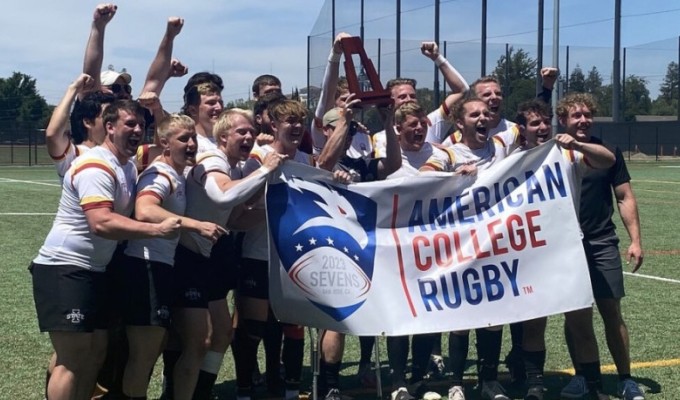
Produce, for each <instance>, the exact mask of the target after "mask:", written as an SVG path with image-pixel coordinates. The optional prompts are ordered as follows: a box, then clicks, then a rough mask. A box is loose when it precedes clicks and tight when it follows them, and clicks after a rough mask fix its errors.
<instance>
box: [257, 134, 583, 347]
mask: <svg viewBox="0 0 680 400" xmlns="http://www.w3.org/2000/svg"><path fill="white" fill-rule="evenodd" d="M574 168H575V165H573V164H571V163H570V162H569V161H568V160H566V159H565V158H564V157H563V153H562V152H561V151H560V149H559V148H558V147H557V145H555V144H553V142H550V143H549V144H545V145H543V146H539V147H538V148H536V149H534V150H531V151H526V152H523V153H519V154H514V155H512V156H510V157H508V158H506V159H505V160H503V161H501V162H499V163H497V164H496V165H495V166H494V167H493V168H491V169H489V170H487V171H484V172H481V173H480V174H479V175H478V176H476V177H462V176H452V175H451V174H443V173H432V174H423V175H420V176H415V177H408V178H398V179H392V180H385V181H380V182H370V183H358V184H351V185H340V184H337V183H334V182H333V181H332V180H331V177H330V174H328V173H327V172H325V171H321V170H318V169H315V168H311V167H308V166H305V165H301V164H297V163H292V162H286V163H285V164H284V165H283V167H282V168H280V169H279V172H278V173H277V174H276V176H274V177H272V178H271V179H270V181H269V182H268V186H267V194H266V198H267V202H266V203H267V220H268V224H269V228H270V229H269V231H270V246H269V248H270V260H271V262H270V273H269V277H270V278H269V279H270V282H269V286H270V288H269V289H270V290H269V292H270V301H271V306H272V308H273V310H274V313H275V314H276V316H277V317H278V318H279V319H280V320H281V321H284V322H289V323H295V324H300V325H306V326H312V327H318V328H326V329H331V330H334V331H339V332H345V333H351V334H354V335H372V336H374V335H387V336H393V335H407V334H417V333H428V332H445V331H455V330H462V329H471V328H477V327H485V326H494V325H502V324H507V323H511V322H516V321H523V320H526V319H532V318H537V317H540V316H546V315H551V314H558V313H563V312H566V311H571V310H575V309H580V308H585V307H589V306H590V305H591V304H592V302H593V298H592V292H591V288H590V280H589V275H588V267H587V263H586V259H585V255H584V253H583V248H582V245H581V236H580V230H579V224H578V221H577V216H576V211H575V202H574V199H573V198H572V193H573V192H574V188H573V187H572V186H573V182H574V181H575V179H574Z"/></svg>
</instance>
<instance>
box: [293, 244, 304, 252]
mask: <svg viewBox="0 0 680 400" xmlns="http://www.w3.org/2000/svg"><path fill="white" fill-rule="evenodd" d="M302 248H303V247H302V245H301V244H300V243H298V244H297V245H296V246H295V251H302Z"/></svg>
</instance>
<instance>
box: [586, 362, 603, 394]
mask: <svg viewBox="0 0 680 400" xmlns="http://www.w3.org/2000/svg"><path fill="white" fill-rule="evenodd" d="M581 368H582V369H583V377H584V378H586V383H587V384H588V388H589V389H597V390H602V371H600V362H599V361H595V362H590V363H581Z"/></svg>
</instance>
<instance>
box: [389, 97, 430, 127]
mask: <svg viewBox="0 0 680 400" xmlns="http://www.w3.org/2000/svg"><path fill="white" fill-rule="evenodd" d="M409 115H415V116H416V117H421V116H425V115H426V114H425V110H423V108H422V107H421V106H420V104H418V103H416V102H415V101H407V102H406V103H404V104H402V105H400V106H399V107H397V109H396V110H394V122H395V123H396V124H397V125H401V124H402V123H403V122H404V121H406V117H408V116H409Z"/></svg>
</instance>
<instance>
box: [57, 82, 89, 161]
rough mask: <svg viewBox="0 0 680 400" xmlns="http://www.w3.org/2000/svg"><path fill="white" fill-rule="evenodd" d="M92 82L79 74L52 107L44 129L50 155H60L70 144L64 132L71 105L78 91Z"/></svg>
mask: <svg viewBox="0 0 680 400" xmlns="http://www.w3.org/2000/svg"><path fill="white" fill-rule="evenodd" d="M93 83H94V81H93V79H92V78H91V77H90V76H89V75H86V74H81V75H80V76H79V77H78V78H77V79H76V80H75V81H73V83H71V84H70V85H69V86H68V88H67V89H66V93H64V97H63V98H62V99H61V101H60V102H59V104H58V105H57V107H55V108H54V111H53V112H52V117H51V118H50V122H49V124H48V125H47V129H45V144H46V146H47V153H48V154H49V155H50V157H52V158H56V157H60V156H62V155H63V154H64V152H65V151H66V149H67V148H68V146H70V144H71V139H69V137H68V135H67V134H66V130H67V128H68V125H69V115H70V111H71V106H72V105H73V102H74V101H75V99H76V96H77V95H78V93H81V92H82V91H85V90H87V89H89V88H90V87H91V86H92V85H93Z"/></svg>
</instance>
